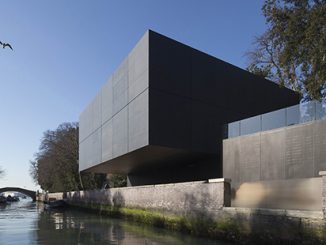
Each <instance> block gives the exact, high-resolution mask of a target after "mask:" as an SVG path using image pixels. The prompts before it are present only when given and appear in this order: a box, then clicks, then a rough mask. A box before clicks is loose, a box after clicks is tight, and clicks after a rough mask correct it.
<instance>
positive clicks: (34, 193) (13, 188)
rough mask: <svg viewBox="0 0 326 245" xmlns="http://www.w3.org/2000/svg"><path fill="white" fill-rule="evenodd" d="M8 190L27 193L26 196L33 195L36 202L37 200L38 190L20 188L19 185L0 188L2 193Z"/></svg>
mask: <svg viewBox="0 0 326 245" xmlns="http://www.w3.org/2000/svg"><path fill="white" fill-rule="evenodd" d="M7 191H11V192H20V193H22V194H25V195H26V196H29V197H31V198H32V199H33V201H34V202H35V201H36V192H35V191H31V190H26V189H23V188H19V187H4V188H0V193H2V192H7Z"/></svg>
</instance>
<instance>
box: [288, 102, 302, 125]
mask: <svg viewBox="0 0 326 245" xmlns="http://www.w3.org/2000/svg"><path fill="white" fill-rule="evenodd" d="M299 123H300V107H299V105H294V106H290V107H288V108H286V125H287V126H290V125H295V124H299Z"/></svg>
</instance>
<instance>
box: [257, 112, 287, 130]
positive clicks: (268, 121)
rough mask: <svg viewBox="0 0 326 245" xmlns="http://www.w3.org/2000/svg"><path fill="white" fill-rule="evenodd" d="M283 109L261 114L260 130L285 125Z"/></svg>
mask: <svg viewBox="0 0 326 245" xmlns="http://www.w3.org/2000/svg"><path fill="white" fill-rule="evenodd" d="M285 125H286V120H285V109H281V110H277V111H273V112H269V113H266V114H263V115H262V130H263V131H265V130H270V129H274V128H281V127H285Z"/></svg>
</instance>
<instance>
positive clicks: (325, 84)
mask: <svg viewBox="0 0 326 245" xmlns="http://www.w3.org/2000/svg"><path fill="white" fill-rule="evenodd" d="M262 11H263V15H264V16H265V18H266V23H267V30H266V32H265V33H263V34H262V35H261V36H259V37H257V38H256V40H255V49H254V50H253V51H251V52H249V53H248V55H249V59H250V64H249V66H248V70H249V71H251V72H253V73H255V74H257V75H260V76H263V77H265V78H267V79H270V80H272V81H275V82H278V83H279V84H281V85H283V86H286V87H288V88H291V89H293V90H295V91H297V92H298V93H300V94H301V95H302V96H303V98H304V99H306V100H310V99H317V100H325V95H326V0H265V2H264V5H263V8H262Z"/></svg>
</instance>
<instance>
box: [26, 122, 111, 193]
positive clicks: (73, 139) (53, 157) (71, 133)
mask: <svg viewBox="0 0 326 245" xmlns="http://www.w3.org/2000/svg"><path fill="white" fill-rule="evenodd" d="M78 131H79V128H78V124H77V123H63V124H61V125H60V126H59V127H58V128H57V129H56V130H53V131H52V130H48V131H46V132H44V135H43V138H42V140H41V145H40V147H39V151H38V152H37V153H36V154H35V159H34V160H33V161H31V162H30V164H31V165H30V174H31V176H32V178H33V179H34V181H35V182H36V183H38V184H39V185H40V186H41V188H42V189H43V190H48V191H50V192H63V191H72V190H81V189H94V188H100V187H101V186H102V183H103V182H104V181H105V179H106V176H105V175H103V174H102V175H101V174H93V173H85V174H82V175H81V176H80V175H79V171H78V147H79V145H78Z"/></svg>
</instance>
